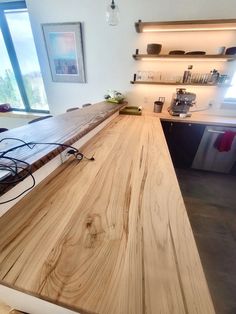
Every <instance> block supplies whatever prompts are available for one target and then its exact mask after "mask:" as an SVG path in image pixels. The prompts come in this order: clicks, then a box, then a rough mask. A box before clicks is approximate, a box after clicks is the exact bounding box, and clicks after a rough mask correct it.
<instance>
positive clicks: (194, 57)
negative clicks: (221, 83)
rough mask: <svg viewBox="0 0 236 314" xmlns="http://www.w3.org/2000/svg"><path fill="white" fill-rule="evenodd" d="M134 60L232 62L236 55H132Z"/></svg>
mask: <svg viewBox="0 0 236 314" xmlns="http://www.w3.org/2000/svg"><path fill="white" fill-rule="evenodd" d="M133 58H134V59H135V60H163V61H164V60H165V61H209V60H212V61H219V62H223V61H233V60H236V55H187V54H184V55H154V54H153V55H151V54H134V55H133Z"/></svg>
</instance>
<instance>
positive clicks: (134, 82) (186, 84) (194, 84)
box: [130, 81, 231, 87]
mask: <svg viewBox="0 0 236 314" xmlns="http://www.w3.org/2000/svg"><path fill="white" fill-rule="evenodd" d="M130 83H131V84H147V85H179V86H182V85H184V86H208V87H209V86H217V87H230V86H231V85H230V84H203V83H171V82H170V83H169V82H155V81H130Z"/></svg>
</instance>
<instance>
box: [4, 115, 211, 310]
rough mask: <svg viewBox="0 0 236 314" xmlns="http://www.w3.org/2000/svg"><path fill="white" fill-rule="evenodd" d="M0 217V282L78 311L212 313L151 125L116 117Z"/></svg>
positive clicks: (152, 121)
mask: <svg viewBox="0 0 236 314" xmlns="http://www.w3.org/2000/svg"><path fill="white" fill-rule="evenodd" d="M83 152H84V153H86V154H87V155H90V154H93V153H94V152H95V158H96V160H95V161H94V162H89V161H82V162H81V163H79V164H78V163H77V162H76V160H69V161H68V162H67V163H66V164H63V165H62V166H60V167H59V168H58V169H57V170H56V171H55V172H54V173H53V174H52V175H50V176H49V177H48V178H47V179H45V180H44V181H43V182H42V183H41V184H40V185H39V186H37V187H36V188H35V190H34V191H32V192H31V193H29V195H27V196H25V197H24V198H23V199H22V200H21V201H20V202H19V203H18V204H17V205H15V206H14V207H13V208H12V209H11V210H9V211H8V212H7V213H6V214H5V215H4V216H2V217H1V218H0V282H1V284H4V285H8V286H11V287H13V288H16V289H20V290H22V291H25V292H27V293H30V294H33V295H36V296H38V297H40V298H43V299H46V300H50V301H51V302H54V303H56V304H60V305H62V306H65V307H68V308H71V309H74V310H76V311H78V312H80V313H100V314H116V313H117V314H118V313H119V314H126V313H127V314H141V313H142V314H145V313H147V314H157V313H171V314H173V313H191V314H194V313H199V314H203V313H204V314H208V313H214V309H213V305H212V301H211V298H210V295H209V291H208V288H207V284H206V280H205V277H204V274H203V270H202V266H201V263H200V259H199V255H198V252H197V249H196V245H195V242H194V238H193V234H192V230H191V227H190V224H189V220H188V217H187V214H186V210H185V207H184V203H183V199H182V196H181V193H180V190H179V186H178V182H177V179H176V176H175V173H174V169H173V166H172V164H171V161H170V156H169V153H168V149H167V146H166V143H165V140H164V136H163V133H162V129H161V125H160V122H159V119H157V118H156V117H152V116H141V117H133V116H132V117H131V116H120V117H118V118H117V119H115V120H113V122H112V123H111V124H110V125H109V126H108V127H106V128H105V129H104V130H102V131H101V132H100V133H99V134H97V135H96V136H95V137H94V138H93V139H92V140H91V141H90V142H89V143H88V144H86V145H85V146H84V148H83Z"/></svg>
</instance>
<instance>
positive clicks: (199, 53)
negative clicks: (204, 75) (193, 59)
mask: <svg viewBox="0 0 236 314" xmlns="http://www.w3.org/2000/svg"><path fill="white" fill-rule="evenodd" d="M185 54H186V55H205V54H206V51H189V52H186V53H185Z"/></svg>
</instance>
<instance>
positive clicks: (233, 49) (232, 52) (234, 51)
mask: <svg viewBox="0 0 236 314" xmlns="http://www.w3.org/2000/svg"><path fill="white" fill-rule="evenodd" d="M225 54H226V55H235V54H236V47H229V48H227V49H226V50H225Z"/></svg>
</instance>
